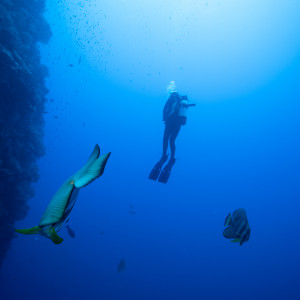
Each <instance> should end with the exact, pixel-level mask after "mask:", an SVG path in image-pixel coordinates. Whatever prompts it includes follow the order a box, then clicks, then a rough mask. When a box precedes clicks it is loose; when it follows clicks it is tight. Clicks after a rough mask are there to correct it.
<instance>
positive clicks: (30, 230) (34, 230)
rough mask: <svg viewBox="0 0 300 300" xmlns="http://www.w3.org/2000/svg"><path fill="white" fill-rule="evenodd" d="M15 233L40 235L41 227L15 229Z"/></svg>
mask: <svg viewBox="0 0 300 300" xmlns="http://www.w3.org/2000/svg"><path fill="white" fill-rule="evenodd" d="M15 231H16V232H18V233H22V234H38V233H40V227H39V226H35V227H32V228H28V229H15Z"/></svg>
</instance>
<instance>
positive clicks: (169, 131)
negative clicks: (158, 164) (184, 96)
mask: <svg viewBox="0 0 300 300" xmlns="http://www.w3.org/2000/svg"><path fill="white" fill-rule="evenodd" d="M180 101H181V97H180V96H179V94H178V93H176V92H174V93H172V94H171V95H170V96H169V98H168V101H167V102H166V104H165V107H164V110H163V121H164V122H165V131H164V138H163V156H166V155H167V150H168V144H169V143H170V148H171V159H174V156H175V150H176V146H175V140H176V138H177V135H178V133H179V131H180V128H181V125H183V124H185V120H183V119H182V118H185V117H179V116H178V109H179V104H180Z"/></svg>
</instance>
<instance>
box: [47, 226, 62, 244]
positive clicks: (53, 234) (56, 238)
mask: <svg viewBox="0 0 300 300" xmlns="http://www.w3.org/2000/svg"><path fill="white" fill-rule="evenodd" d="M49 238H50V239H51V241H52V242H53V243H54V244H60V243H62V242H63V240H64V239H63V238H61V237H60V236H59V235H58V234H57V233H56V231H55V229H54V227H52V228H51V229H50V235H49Z"/></svg>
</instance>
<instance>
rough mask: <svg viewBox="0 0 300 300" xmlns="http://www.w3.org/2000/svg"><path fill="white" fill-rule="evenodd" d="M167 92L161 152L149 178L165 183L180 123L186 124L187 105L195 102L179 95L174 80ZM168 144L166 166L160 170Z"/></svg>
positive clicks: (172, 158) (170, 168)
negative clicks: (189, 101)
mask: <svg viewBox="0 0 300 300" xmlns="http://www.w3.org/2000/svg"><path fill="white" fill-rule="evenodd" d="M167 90H168V92H169V98H168V100H167V102H166V104H165V106H164V110H163V121H164V122H165V131H164V136H163V154H162V157H161V159H160V160H159V162H158V163H156V165H155V166H154V168H153V169H152V171H151V173H150V175H149V179H152V180H156V179H157V178H158V181H159V182H162V183H167V182H168V179H169V177H170V175H171V170H172V167H173V166H174V164H175V161H176V159H175V150H176V146H175V140H176V138H177V136H178V133H179V131H180V128H181V126H182V125H185V124H186V118H187V117H186V115H187V109H188V107H189V106H195V104H189V103H188V99H187V96H180V95H179V94H178V93H177V91H176V86H175V81H171V82H170V84H169V85H168V88H167ZM169 144H170V149H171V157H170V160H169V161H168V163H167V164H166V166H165V167H164V168H163V170H162V171H161V169H162V167H163V165H164V164H165V162H166V161H167V159H168V154H167V150H168V145H169Z"/></svg>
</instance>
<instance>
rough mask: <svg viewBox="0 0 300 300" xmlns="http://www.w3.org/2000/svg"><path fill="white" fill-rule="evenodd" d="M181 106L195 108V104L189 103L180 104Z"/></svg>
mask: <svg viewBox="0 0 300 300" xmlns="http://www.w3.org/2000/svg"><path fill="white" fill-rule="evenodd" d="M182 106H184V107H190V106H196V104H195V103H191V104H182Z"/></svg>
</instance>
